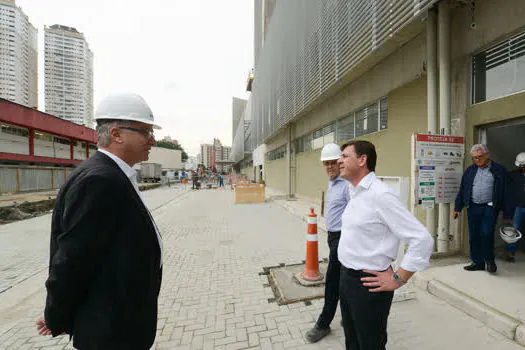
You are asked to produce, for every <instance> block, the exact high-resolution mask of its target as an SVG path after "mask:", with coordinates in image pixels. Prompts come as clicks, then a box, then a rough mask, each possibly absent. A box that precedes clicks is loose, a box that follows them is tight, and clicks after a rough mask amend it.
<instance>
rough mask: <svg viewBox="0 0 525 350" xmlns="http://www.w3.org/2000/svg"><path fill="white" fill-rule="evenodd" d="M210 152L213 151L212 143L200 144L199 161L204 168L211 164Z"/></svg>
mask: <svg viewBox="0 0 525 350" xmlns="http://www.w3.org/2000/svg"><path fill="white" fill-rule="evenodd" d="M212 152H213V145H210V144H207V143H205V144H201V153H200V160H199V163H200V164H203V165H204V166H205V167H206V168H208V169H210V167H211V165H212V162H211V160H212Z"/></svg>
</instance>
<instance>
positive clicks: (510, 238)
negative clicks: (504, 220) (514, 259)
mask: <svg viewBox="0 0 525 350" xmlns="http://www.w3.org/2000/svg"><path fill="white" fill-rule="evenodd" d="M499 236H500V237H501V239H502V240H504V241H505V242H506V243H516V242H517V241H519V240H520V239H521V232H520V231H519V230H518V229H517V228H515V227H514V226H510V225H503V226H501V227H500V229H499Z"/></svg>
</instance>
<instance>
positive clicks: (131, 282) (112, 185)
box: [37, 94, 162, 350]
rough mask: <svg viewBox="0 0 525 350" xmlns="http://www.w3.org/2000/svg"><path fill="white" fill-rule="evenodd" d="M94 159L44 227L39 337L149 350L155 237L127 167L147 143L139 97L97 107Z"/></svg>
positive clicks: (149, 118)
mask: <svg viewBox="0 0 525 350" xmlns="http://www.w3.org/2000/svg"><path fill="white" fill-rule="evenodd" d="M95 119H96V120H97V133H98V146H99V150H98V151H97V153H96V154H95V155H94V156H93V157H91V158H89V159H88V160H86V161H84V162H83V163H82V164H81V165H80V166H78V167H77V168H76V169H75V170H74V171H73V172H72V173H71V175H70V176H69V178H68V180H67V182H66V183H65V184H64V185H63V186H62V188H61V190H60V193H59V194H58V197H57V200H56V204H55V208H54V211H53V217H52V223H51V249H50V262H49V277H48V279H47V281H46V288H47V298H46V306H45V311H44V317H42V318H40V319H39V320H38V321H37V330H38V332H39V334H41V335H50V334H51V335H53V336H57V335H61V334H69V335H70V336H72V337H73V346H74V347H75V348H78V349H137V350H142V349H143V350H146V349H150V348H151V346H152V344H153V341H154V339H155V334H156V329H157V299H158V294H159V290H160V284H161V278H162V239H161V236H160V233H159V230H158V228H157V226H156V224H155V222H154V220H153V218H152V216H151V213H150V212H149V210H148V209H147V207H146V205H145V203H144V201H143V198H142V195H141V193H140V192H139V188H138V184H137V182H136V172H135V171H134V170H133V169H132V167H133V165H134V164H137V163H139V162H142V161H146V160H148V156H149V152H150V149H151V147H152V146H154V145H155V139H154V137H153V127H156V126H155V125H154V121H153V115H152V113H151V110H150V108H149V107H148V105H147V104H146V102H145V101H144V100H143V99H142V97H140V96H138V95H132V94H126V95H115V96H110V97H108V98H106V99H105V100H103V101H102V103H101V104H100V106H99V108H98V110H97V114H96V116H95Z"/></svg>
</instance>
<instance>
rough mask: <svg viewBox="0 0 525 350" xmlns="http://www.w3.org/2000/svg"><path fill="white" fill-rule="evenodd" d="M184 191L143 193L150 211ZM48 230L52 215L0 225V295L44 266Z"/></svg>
mask: <svg viewBox="0 0 525 350" xmlns="http://www.w3.org/2000/svg"><path fill="white" fill-rule="evenodd" d="M187 188H188V187H187V186H185V185H176V186H171V187H169V188H168V187H162V188H158V189H155V190H149V191H145V192H143V194H144V198H145V200H146V203H147V205H148V207H149V208H150V210H152V211H155V210H156V209H157V208H159V207H161V206H162V205H165V204H167V203H169V202H170V201H171V200H174V199H175V198H177V197H178V196H180V195H181V194H182V193H184V192H185V191H186V190H187ZM50 227H51V215H44V216H39V217H36V218H32V219H29V220H24V221H17V222H14V223H11V224H8V225H0V295H1V293H2V292H4V291H6V290H8V289H10V288H12V287H13V286H15V285H17V284H19V283H20V282H22V281H24V280H26V279H27V278H29V277H31V276H33V275H35V274H36V273H38V272H40V271H42V270H43V269H45V268H46V267H47V265H48V259H49V230H50Z"/></svg>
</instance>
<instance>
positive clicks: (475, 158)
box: [472, 153, 487, 160]
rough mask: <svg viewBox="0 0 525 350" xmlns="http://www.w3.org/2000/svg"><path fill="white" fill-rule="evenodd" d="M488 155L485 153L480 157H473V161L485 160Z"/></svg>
mask: <svg viewBox="0 0 525 350" xmlns="http://www.w3.org/2000/svg"><path fill="white" fill-rule="evenodd" d="M486 155H487V154H486V153H484V154H480V155H479V156H472V159H473V160H480V159H483V158H485V156H486Z"/></svg>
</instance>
